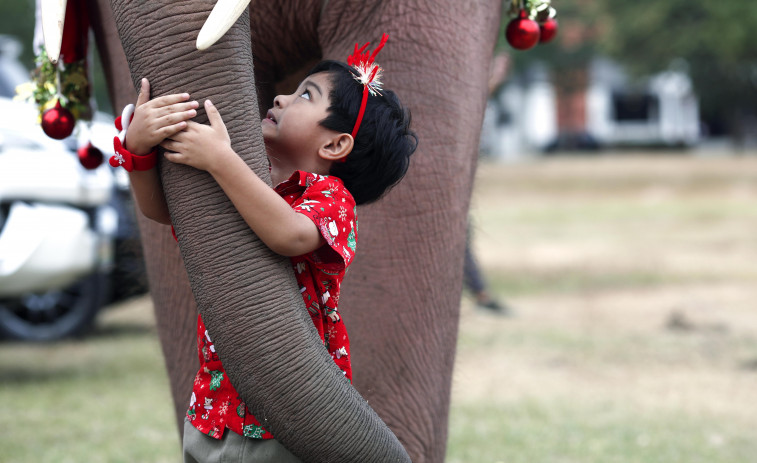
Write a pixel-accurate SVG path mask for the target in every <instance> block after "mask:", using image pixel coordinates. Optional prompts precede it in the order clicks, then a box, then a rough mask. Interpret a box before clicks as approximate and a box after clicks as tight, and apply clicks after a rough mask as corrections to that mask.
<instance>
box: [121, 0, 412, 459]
mask: <svg viewBox="0 0 757 463" xmlns="http://www.w3.org/2000/svg"><path fill="white" fill-rule="evenodd" d="M111 4H112V8H113V15H114V18H115V22H116V25H117V27H118V31H119V35H120V37H121V41H122V43H123V46H124V51H125V53H126V57H127V60H128V62H129V67H130V69H131V74H132V79H133V81H134V83H135V86H136V83H137V82H138V81H139V79H140V78H142V77H147V78H148V79H149V80H150V83H151V88H152V91H153V95H152V97H155V96H160V95H164V94H168V93H177V92H189V93H190V95H192V98H194V99H196V100H198V101H202V100H204V99H208V98H210V99H211V100H212V101H213V102H214V103H215V105H216V107H218V108H219V110H220V112H221V115H222V117H223V118H224V121H225V122H226V125H227V129H228V131H229V134H230V136H231V140H232V146H233V148H234V150H235V151H236V152H237V153H238V154H239V155H240V156H241V157H242V158H243V159H244V160H245V162H247V164H248V165H249V166H250V168H251V169H253V170H254V171H255V172H256V173H257V174H258V175H259V176H260V177H261V178H263V179H264V180H267V181H268V182H269V183H270V179H269V177H268V166H267V162H266V157H265V147H264V143H263V140H262V134H261V131H260V129H259V126H260V125H259V124H260V119H259V111H258V108H257V98H256V93H255V82H254V76H253V68H252V52H251V46H250V29H249V16H248V15H247V14H243V15H242V16H241V17H240V19H239V21H237V23H236V24H235V25H234V26H233V27H232V29H231V30H230V31H229V32H228V33H227V34H226V35H225V36H224V37H223V38H222V39H221V40H220V41H219V42H218V43H217V44H216V45H214V46H213V47H212V48H211V49H210V50H209V51H204V52H199V51H197V50H196V49H195V38H196V34H197V31H198V30H199V28H200V27H201V25H202V24H203V22H204V21H205V19H206V18H207V15H208V12H209V11H210V9H211V8H212V3H211V2H208V1H204V2H192V3H191V4H190V3H188V2H170V1H152V2H129V1H127V0H112V1H111ZM200 107H201V108H202V105H200ZM196 120H197V121H198V122H203V123H206V122H207V117H206V115H205V114H204V113H202V114H201V115H200V116H198V117H197V118H196ZM160 171H161V176H162V179H163V186H164V190H165V193H166V199H167V202H168V206H169V210H170V212H171V218H172V221H173V224H174V227H175V229H176V232H177V235H178V236H179V246H180V249H181V253H182V257H183V259H184V263H185V266H186V269H187V274H188V276H189V280H190V283H191V286H192V291H193V293H194V296H195V299H196V302H197V305H198V309H199V311H200V313H201V314H202V317H203V319H204V321H205V323H206V326H207V327H208V330H209V332H210V333H211V336H212V337H213V340H214V342H215V345H216V348H217V351H218V355H219V357H220V358H221V360H222V361H223V363H224V365H225V366H226V370H227V372H228V374H229V377H230V379H231V381H232V384H234V386H235V387H236V389H237V391H238V392H239V394H240V396H241V397H242V399H243V400H244V401H245V403H246V404H247V406H248V408H249V409H250V410H251V411H252V413H253V414H254V415H255V416H256V417H257V418H258V419H259V420H260V421H261V423H262V424H263V425H264V426H265V427H266V428H267V429H269V430H270V431H271V432H272V433H273V435H274V436H275V437H276V438H277V439H278V440H279V441H280V442H281V443H282V444H284V446H286V447H287V448H288V449H289V450H290V451H292V452H293V453H294V454H295V455H297V456H298V457H299V458H301V459H302V460H304V461H308V462H310V461H339V462H348V461H359V462H374V461H375V462H388V461H403V462H405V461H410V459H409V457H408V455H407V453H406V452H405V450H404V449H403V447H402V445H401V444H400V443H399V441H398V440H397V438H396V437H395V436H394V434H393V433H392V432H391V431H390V430H389V428H388V427H387V426H386V425H385V424H384V423H383V422H382V421H381V419H380V418H379V417H378V415H376V413H375V412H374V411H373V410H372V409H371V408H370V407H369V406H368V404H367V402H365V400H363V399H362V397H360V395H359V394H358V393H357V392H356V391H355V389H354V388H352V386H351V385H350V384H349V383H348V382H347V381H346V380H345V379H344V377H343V375H342V373H341V371H340V370H339V369H338V368H337V367H336V365H335V364H334V363H333V361H332V359H331V358H330V356H329V355H328V354H327V352H326V350H325V349H324V348H323V345H322V343H321V340H320V338H319V337H318V334H317V333H316V331H315V329H314V327H313V326H312V323H311V322H310V318H309V316H308V315H307V311H306V309H305V307H304V303H303V301H302V298H301V296H300V294H299V291H298V290H297V286H296V282H295V278H294V274H293V271H292V269H291V266H290V263H289V260H288V259H286V258H284V257H282V256H278V255H275V254H274V253H273V252H271V251H270V250H269V249H268V248H267V247H266V246H265V245H264V244H263V243H262V242H261V241H260V240H259V239H258V238H257V237H256V236H255V235H254V234H253V233H252V231H251V230H250V229H249V227H248V226H247V225H246V224H245V222H244V221H243V219H242V218H241V217H240V216H239V214H238V213H237V212H236V210H235V209H234V207H233V205H232V204H231V202H230V201H229V200H228V199H227V198H226V196H225V195H224V193H223V191H222V190H221V189H220V187H218V185H217V184H216V183H215V182H214V181H213V179H212V178H211V177H210V175H208V174H207V173H206V172H202V171H198V170H195V169H192V168H190V167H186V166H182V165H176V164H171V163H169V162H161V165H160ZM144 239H149V237H145V238H144ZM158 310H159V309H158Z"/></svg>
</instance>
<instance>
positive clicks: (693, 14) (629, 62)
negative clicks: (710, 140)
mask: <svg viewBox="0 0 757 463" xmlns="http://www.w3.org/2000/svg"><path fill="white" fill-rule="evenodd" d="M601 3H603V4H604V7H605V11H606V18H607V20H608V26H607V28H606V32H605V33H604V35H603V38H602V42H601V44H600V45H601V48H600V49H601V50H602V51H604V52H606V53H607V54H609V55H610V56H612V57H614V58H616V59H618V60H619V61H621V62H622V63H623V64H624V65H626V67H627V69H628V70H629V71H630V72H632V73H633V74H634V75H637V76H638V75H643V74H648V73H651V72H655V71H660V70H662V69H665V68H667V67H669V66H671V65H673V66H684V67H685V68H687V69H688V72H689V74H690V75H691V78H692V79H693V81H694V87H695V88H696V90H697V93H698V94H699V98H700V105H701V111H702V115H703V117H704V118H705V119H713V118H722V119H724V120H725V121H726V122H727V123H728V124H729V125H731V131H732V132H733V131H734V130H735V131H737V130H738V126H739V119H740V118H742V117H744V116H747V115H755V104H757V52H755V50H754V43H756V42H757V8H755V7H754V4H753V3H752V2H746V1H744V0H720V1H717V2H712V1H709V0H665V1H660V0H635V1H633V2H629V1H627V0H601Z"/></svg>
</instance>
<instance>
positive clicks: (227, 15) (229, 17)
mask: <svg viewBox="0 0 757 463" xmlns="http://www.w3.org/2000/svg"><path fill="white" fill-rule="evenodd" d="M249 3H250V0H218V1H217V2H216V5H215V6H214V7H213V11H211V12H210V16H208V19H207V20H205V24H203V26H202V29H200V33H199V34H198V35H197V49H198V50H205V49H207V48H208V47H210V46H211V45H213V44H214V43H216V42H217V41H218V39H220V38H221V37H222V36H223V34H225V33H226V32H227V31H228V30H229V29H231V26H233V25H234V23H235V22H236V20H237V19H238V18H239V16H240V15H241V14H242V12H244V10H245V8H247V5H248V4H249Z"/></svg>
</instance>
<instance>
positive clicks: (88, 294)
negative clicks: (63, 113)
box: [0, 98, 119, 341]
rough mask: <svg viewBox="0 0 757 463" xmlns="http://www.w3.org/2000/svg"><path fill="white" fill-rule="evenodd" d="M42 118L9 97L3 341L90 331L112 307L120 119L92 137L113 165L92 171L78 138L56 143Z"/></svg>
mask: <svg viewBox="0 0 757 463" xmlns="http://www.w3.org/2000/svg"><path fill="white" fill-rule="evenodd" d="M36 118H37V114H36V108H35V107H34V105H30V104H26V103H20V102H13V101H11V100H9V99H5V98H2V99H0V334H4V335H6V336H10V337H13V338H17V339H26V340H37V341H43V340H51V339H57V338H61V337H65V336H70V335H74V334H78V333H81V332H82V331H84V330H86V329H87V328H88V327H89V326H90V325H91V323H92V321H93V320H94V317H95V315H96V313H97V311H98V310H99V309H100V308H101V307H102V306H103V305H104V303H106V302H107V301H108V298H109V294H110V289H109V275H110V274H111V272H112V270H113V263H114V241H115V238H116V233H117V230H118V225H119V223H118V222H119V214H118V213H117V211H116V209H115V208H114V207H113V198H114V192H115V190H116V177H115V175H116V173H115V172H114V171H113V170H112V168H111V167H110V166H109V165H108V162H107V158H108V154H107V153H112V140H113V136H114V135H115V132H116V131H115V128H114V127H113V125H112V121H103V122H102V123H100V124H95V126H97V127H98V128H100V130H99V139H98V138H95V136H96V135H98V134H96V133H95V131H92V132H91V133H90V134H88V135H89V136H88V138H90V139H91V140H92V143H93V145H95V146H97V147H99V148H100V149H101V150H102V151H103V153H105V159H104V161H103V163H102V165H100V166H99V167H98V168H96V169H93V170H87V169H85V168H84V167H83V166H82V165H81V164H80V162H79V160H78V158H77V154H76V144H77V141H76V140H75V139H74V137H69V139H66V140H63V141H57V140H53V139H50V138H48V137H46V136H45V135H44V134H43V132H42V130H41V129H40V127H39V125H38V124H37V123H36ZM106 127H110V129H109V130H106V129H105V128H106Z"/></svg>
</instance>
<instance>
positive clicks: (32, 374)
mask: <svg viewBox="0 0 757 463" xmlns="http://www.w3.org/2000/svg"><path fill="white" fill-rule="evenodd" d="M78 376H81V372H80V371H78V370H74V369H71V368H56V369H51V368H50V367H49V366H44V367H39V368H37V369H35V368H34V367H31V366H24V367H17V366H16V367H10V368H9V367H5V366H3V367H0V378H2V383H3V386H5V387H12V386H23V385H30V384H34V385H38V384H49V383H56V382H59V381H61V380H67V379H73V378H76V377H78Z"/></svg>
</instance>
